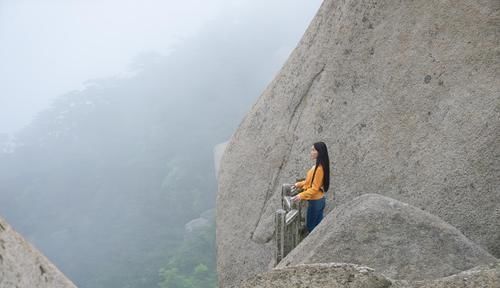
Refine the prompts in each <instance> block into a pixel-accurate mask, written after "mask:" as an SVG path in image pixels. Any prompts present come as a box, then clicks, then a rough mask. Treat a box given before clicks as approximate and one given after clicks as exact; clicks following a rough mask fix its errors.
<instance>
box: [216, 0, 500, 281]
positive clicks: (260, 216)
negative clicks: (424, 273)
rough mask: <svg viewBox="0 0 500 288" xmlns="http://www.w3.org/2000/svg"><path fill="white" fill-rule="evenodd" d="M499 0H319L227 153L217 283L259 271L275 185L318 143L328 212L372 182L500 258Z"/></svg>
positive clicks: (265, 260)
mask: <svg viewBox="0 0 500 288" xmlns="http://www.w3.org/2000/svg"><path fill="white" fill-rule="evenodd" d="M499 3H500V2H499V1H495V0H479V1H467V0H453V1H452V0H444V1H399V0H325V1H324V3H323V4H322V6H321V8H320V10H319V12H318V13H317V15H316V17H315V18H314V19H313V21H312V23H311V24H310V26H309V28H308V30H307V31H306V33H305V35H304V37H303V38H302V40H301V41H300V43H299V44H298V46H297V48H296V49H295V50H294V51H293V53H292V55H291V56H290V58H289V59H288V61H287V62H286V64H285V65H284V67H283V68H282V69H281V71H280V73H279V74H278V75H277V76H276V78H275V79H274V80H273V81H272V83H270V85H269V86H268V87H267V88H266V90H265V91H264V92H263V94H262V96H261V97H260V98H259V100H258V101H257V103H256V104H255V105H254V106H253V107H252V110H251V111H250V112H249V113H248V114H247V116H246V118H245V119H244V120H243V122H242V123H241V124H240V126H239V128H238V130H237V131H236V132H235V134H234V135H233V137H232V139H231V141H230V143H229V144H228V146H227V148H226V151H225V153H224V156H223V160H222V165H221V170H220V173H219V192H218V195H217V247H218V249H217V250H218V272H219V279H220V284H221V286H222V287H225V286H226V285H229V284H232V283H238V282H239V281H241V280H243V279H245V278H248V277H250V276H252V275H255V274H258V273H260V272H263V271H265V270H267V269H269V267H270V263H271V262H272V255H273V250H272V249H273V244H272V241H271V240H272V239H273V233H274V225H273V219H274V212H275V210H276V209H277V208H278V207H279V205H280V186H281V184H282V183H289V182H291V181H293V180H294V179H295V178H296V177H303V176H304V174H305V171H306V170H307V169H308V168H309V167H310V165H311V163H310V162H309V159H308V150H309V149H310V147H311V145H312V143H313V142H315V141H317V140H322V141H325V142H326V143H327V145H328V147H329V150H330V153H331V155H330V156H331V160H332V169H331V171H332V175H331V179H332V181H331V186H330V187H331V191H329V192H328V193H327V212H328V211H331V210H332V209H333V206H334V205H340V204H343V203H347V202H348V201H350V200H352V199H354V198H356V197H357V196H360V195H362V194H365V193H373V192H376V193H380V194H383V195H385V196H388V197H391V198H394V199H397V200H400V201H403V202H405V203H410V204H411V205H413V206H416V207H418V208H421V209H423V210H425V211H428V212H430V213H431V214H433V215H436V216H438V217H440V218H441V219H443V220H444V221H446V222H447V223H449V224H451V225H452V226H454V227H456V228H457V229H459V230H460V231H461V232H462V233H463V234H464V235H465V236H466V237H467V238H469V239H471V240H472V241H474V242H475V243H477V244H478V245H480V246H481V247H483V248H484V249H485V250H487V251H488V252H489V253H491V254H493V255H494V256H496V257H499V256H500V229H499V223H500V175H499V173H500V172H499V171H500V157H498V155H500V145H498V143H499V142H500V139H499V138H500V77H499V75H498V67H499V66H500V57H498V55H499V54H498V53H499V49H500V48H499V47H500V43H499V37H498V19H499V18H498V17H499V13H500V12H499V11H500V10H499V8H500V4H499ZM334 195H335V197H334ZM333 198H335V199H333Z"/></svg>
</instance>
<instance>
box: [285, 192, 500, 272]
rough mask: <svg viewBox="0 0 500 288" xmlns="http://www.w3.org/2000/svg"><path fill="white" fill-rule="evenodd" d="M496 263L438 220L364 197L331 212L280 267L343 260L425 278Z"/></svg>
mask: <svg viewBox="0 0 500 288" xmlns="http://www.w3.org/2000/svg"><path fill="white" fill-rule="evenodd" d="M496 261H497V259H496V258H495V257H493V256H492V255H490V254H489V253H488V252H486V251H484V250H483V249H482V248H481V247H479V246H478V245H476V244H475V243H473V242H472V241H470V240H469V239H467V238H466V237H465V236H464V235H463V234H462V233H460V231H458V230H457V229H456V228H454V227H452V226H450V225H449V224H448V223H446V222H444V221H443V220H441V219H439V218H438V217H436V216H433V215H430V214H429V213H426V212H424V211H422V210H420V209H418V208H416V207H413V206H410V205H408V204H405V203H402V202H399V201H397V200H394V199H390V198H387V197H384V196H381V195H377V194H365V195H363V196H360V197H358V198H356V199H354V200H352V201H351V202H348V203H346V204H344V205H342V206H341V207H339V208H338V209H336V210H335V211H334V212H332V213H330V214H329V215H328V217H326V218H325V219H323V221H322V222H321V223H320V225H318V227H316V229H315V230H314V231H313V232H312V233H311V234H310V235H309V236H308V237H307V238H306V239H305V240H304V241H302V243H300V244H299V246H297V247H296V248H295V249H294V250H293V251H292V252H291V253H290V254H289V255H288V256H287V257H286V258H285V259H283V260H282V261H281V262H280V264H279V265H278V268H280V267H281V268H283V267H286V266H288V265H292V266H293V265H297V264H308V263H330V262H342V263H354V264H358V265H364V266H368V267H371V268H373V269H375V270H376V271H377V272H379V273H382V274H384V275H385V276H387V277H390V278H392V279H406V280H424V279H434V278H440V277H445V276H449V275H452V274H456V273H459V272H461V271H464V270H467V269H471V268H472V267H476V266H479V265H483V264H489V263H494V262H496Z"/></svg>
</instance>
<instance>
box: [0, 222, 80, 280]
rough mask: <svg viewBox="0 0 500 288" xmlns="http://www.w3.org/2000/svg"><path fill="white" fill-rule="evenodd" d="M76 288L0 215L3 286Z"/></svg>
mask: <svg viewBox="0 0 500 288" xmlns="http://www.w3.org/2000/svg"><path fill="white" fill-rule="evenodd" d="M33 287H36V288H76V286H75V285H74V284H73V283H72V282H71V281H70V280H68V279H67V278H66V276H64V275H63V274H62V273H61V271H59V270H58V269H57V268H56V267H55V266H54V265H53V264H52V263H50V261H49V260H48V259H47V258H45V256H43V255H42V254H41V253H40V252H39V251H38V250H36V249H35V248H34V247H33V246H32V245H31V244H29V243H28V242H26V241H25V240H24V239H23V238H22V237H21V236H20V235H19V234H18V233H17V232H15V231H14V230H13V229H12V228H11V227H10V226H9V225H8V224H7V223H6V222H5V221H4V220H3V219H2V218H0V288H33Z"/></svg>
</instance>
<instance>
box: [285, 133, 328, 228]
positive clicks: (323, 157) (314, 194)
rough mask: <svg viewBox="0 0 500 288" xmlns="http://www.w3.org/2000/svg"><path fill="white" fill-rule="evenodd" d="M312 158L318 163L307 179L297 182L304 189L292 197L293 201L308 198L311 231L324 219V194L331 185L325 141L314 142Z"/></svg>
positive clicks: (308, 223) (297, 185)
mask: <svg viewBox="0 0 500 288" xmlns="http://www.w3.org/2000/svg"><path fill="white" fill-rule="evenodd" d="M311 159H312V160H313V161H315V162H316V164H315V165H314V166H313V167H312V168H311V169H310V170H309V171H308V172H307V176H306V180H304V181H301V182H297V183H295V187H296V188H298V189H302V190H303V191H302V192H301V193H299V194H297V195H296V196H294V197H293V198H292V200H293V201H300V200H307V201H308V202H309V203H308V206H307V223H306V227H307V230H308V231H309V232H311V231H312V230H313V229H314V227H316V225H318V224H319V222H321V220H322V219H323V210H324V209H325V197H324V194H325V192H326V191H328V188H329V187H330V159H329V158H328V149H327V148H326V144H325V143H323V142H317V143H314V144H313V146H312V148H311Z"/></svg>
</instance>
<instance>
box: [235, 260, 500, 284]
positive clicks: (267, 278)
mask: <svg viewBox="0 0 500 288" xmlns="http://www.w3.org/2000/svg"><path fill="white" fill-rule="evenodd" d="M237 287H240V288H281V287H283V288H288V287H296V288H309V287H314V288H344V287H350V288H357V287H359V288H385V287H387V288H389V287H390V288H498V287H500V262H497V263H494V264H492V265H489V266H479V267H475V268H473V269H471V270H468V271H464V272H461V273H459V274H456V275H452V276H449V277H445V278H440V279H435V280H425V281H402V280H392V279H390V278H387V277H385V276H384V275H382V274H380V273H377V272H376V271H374V270H373V269H371V268H368V267H362V266H357V265H354V264H339V263H328V264H327V263H325V264H301V265H298V266H293V267H286V268H278V269H274V270H272V271H269V272H265V273H262V274H259V275H257V276H254V277H251V278H250V279H247V280H246V281H243V283H242V284H241V285H239V286H237Z"/></svg>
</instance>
